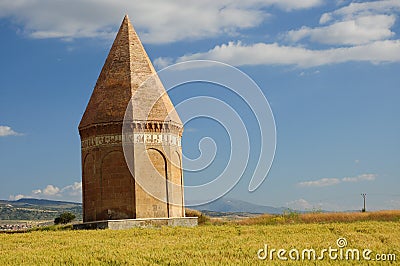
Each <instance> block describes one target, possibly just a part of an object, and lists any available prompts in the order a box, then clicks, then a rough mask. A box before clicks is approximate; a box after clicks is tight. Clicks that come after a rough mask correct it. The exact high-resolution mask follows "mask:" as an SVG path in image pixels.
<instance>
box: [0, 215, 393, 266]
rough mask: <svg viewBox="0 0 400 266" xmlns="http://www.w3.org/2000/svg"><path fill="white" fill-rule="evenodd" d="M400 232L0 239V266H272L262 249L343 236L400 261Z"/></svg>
mask: <svg viewBox="0 0 400 266" xmlns="http://www.w3.org/2000/svg"><path fill="white" fill-rule="evenodd" d="M399 228H400V222H393V221H383V222H378V221H361V222H351V223H337V222H327V223H323V224H319V223H309V224H306V223H299V224H283V225H259V224H258V225H237V224H233V223H231V224H226V225H204V226H198V227H196V228H181V227H175V228H171V227H162V228H152V229H140V228H135V229H130V230H120V231H112V230H96V231H63V230H61V231H33V232H29V233H24V234H0V265H267V264H268V265H271V264H270V263H271V261H268V260H267V261H261V260H258V259H257V251H258V250H259V249H260V248H263V247H264V244H268V246H269V247H270V248H276V249H280V248H282V249H286V250H290V249H292V248H296V249H299V250H301V249H305V248H314V249H316V250H321V249H323V248H329V247H330V246H331V247H333V248H335V247H337V246H336V240H337V239H338V238H339V237H345V238H346V239H347V241H348V248H358V249H364V248H369V249H371V250H372V251H373V252H374V253H373V254H375V253H394V254H396V255H397V261H398V260H399V259H400V230H399ZM360 263H363V264H364V265H365V264H367V263H366V262H365V261H364V262H363V261H330V260H328V259H327V258H326V259H325V260H324V261H322V262H321V261H313V262H308V261H307V262H291V261H278V260H277V259H276V258H275V260H274V261H273V265H359V264H360ZM381 265H391V264H390V263H389V262H383V263H382V264H381ZM393 265H394V264H393Z"/></svg>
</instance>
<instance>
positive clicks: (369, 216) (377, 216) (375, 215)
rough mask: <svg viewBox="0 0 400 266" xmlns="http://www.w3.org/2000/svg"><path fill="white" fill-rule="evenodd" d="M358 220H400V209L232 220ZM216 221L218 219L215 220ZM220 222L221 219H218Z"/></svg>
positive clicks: (316, 221)
mask: <svg viewBox="0 0 400 266" xmlns="http://www.w3.org/2000/svg"><path fill="white" fill-rule="evenodd" d="M359 221H394V222H396V221H400V210H390V211H377V212H337V213H336V212H333V213H304V214H299V213H295V212H290V213H285V214H283V215H271V214H263V215H260V216H256V217H251V218H247V219H243V220H238V221H234V222H233V223H235V224H240V225H253V224H259V225H266V224H293V223H335V222H359ZM216 223H218V221H216ZM219 223H221V221H219Z"/></svg>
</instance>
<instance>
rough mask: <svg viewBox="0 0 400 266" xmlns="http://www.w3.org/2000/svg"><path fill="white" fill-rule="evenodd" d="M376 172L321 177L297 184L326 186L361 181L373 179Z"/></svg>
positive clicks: (301, 185)
mask: <svg viewBox="0 0 400 266" xmlns="http://www.w3.org/2000/svg"><path fill="white" fill-rule="evenodd" d="M376 177H377V175H376V174H361V175H358V176H355V177H343V178H321V179H318V180H312V181H303V182H300V183H298V184H297V185H298V186H300V187H327V186H333V185H337V184H339V183H345V182H352V183H355V182H361V181H374V180H375V179H376Z"/></svg>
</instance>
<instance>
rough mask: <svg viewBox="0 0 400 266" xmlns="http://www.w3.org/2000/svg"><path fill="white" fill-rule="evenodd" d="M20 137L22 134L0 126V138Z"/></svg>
mask: <svg viewBox="0 0 400 266" xmlns="http://www.w3.org/2000/svg"><path fill="white" fill-rule="evenodd" d="M20 135H22V134H21V133H18V132H15V131H14V130H13V129H12V128H11V127H8V126H0V137H7V136H20Z"/></svg>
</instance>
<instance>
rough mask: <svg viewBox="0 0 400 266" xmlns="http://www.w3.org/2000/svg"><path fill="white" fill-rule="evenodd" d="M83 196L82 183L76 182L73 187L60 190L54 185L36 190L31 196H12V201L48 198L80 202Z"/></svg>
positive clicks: (69, 186)
mask: <svg viewBox="0 0 400 266" xmlns="http://www.w3.org/2000/svg"><path fill="white" fill-rule="evenodd" d="M81 195H82V182H74V184H72V185H68V186H65V187H63V188H59V187H57V186H54V185H47V186H46V187H45V188H43V189H34V190H32V191H31V193H30V194H29V195H23V194H17V195H10V197H9V199H10V200H19V199H22V198H46V199H56V200H73V201H80V197H81Z"/></svg>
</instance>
